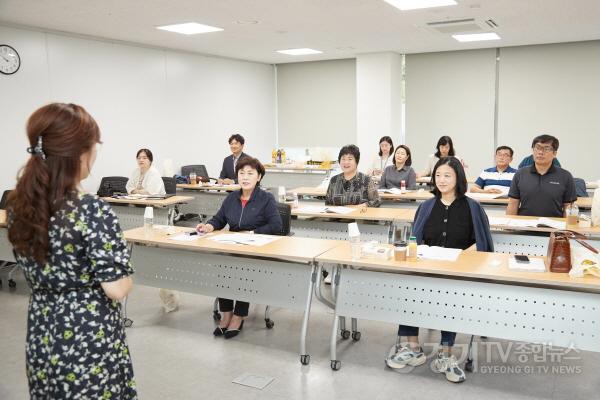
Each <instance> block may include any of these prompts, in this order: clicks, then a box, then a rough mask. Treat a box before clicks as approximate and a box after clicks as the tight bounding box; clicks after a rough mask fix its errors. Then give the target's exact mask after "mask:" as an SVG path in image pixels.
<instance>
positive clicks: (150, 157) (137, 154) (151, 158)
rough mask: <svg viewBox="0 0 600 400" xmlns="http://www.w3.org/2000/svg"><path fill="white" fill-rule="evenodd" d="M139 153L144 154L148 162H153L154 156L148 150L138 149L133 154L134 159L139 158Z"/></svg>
mask: <svg viewBox="0 0 600 400" xmlns="http://www.w3.org/2000/svg"><path fill="white" fill-rule="evenodd" d="M140 153H146V157H148V160H150V163H152V162H154V155H153V154H152V152H151V151H150V149H139V150H138V152H137V153H135V158H138V157H139V156H140Z"/></svg>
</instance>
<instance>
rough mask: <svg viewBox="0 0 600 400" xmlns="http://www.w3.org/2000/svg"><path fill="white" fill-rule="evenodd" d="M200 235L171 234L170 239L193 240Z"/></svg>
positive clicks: (179, 240)
mask: <svg viewBox="0 0 600 400" xmlns="http://www.w3.org/2000/svg"><path fill="white" fill-rule="evenodd" d="M199 237H200V236H198V235H188V234H187V233H180V234H179V235H175V236H170V237H169V240H175V241H178V242H193V241H194V240H196V239H198V238H199Z"/></svg>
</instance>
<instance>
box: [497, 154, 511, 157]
mask: <svg viewBox="0 0 600 400" xmlns="http://www.w3.org/2000/svg"><path fill="white" fill-rule="evenodd" d="M496 157H498V158H510V157H512V156H511V155H510V153H496Z"/></svg>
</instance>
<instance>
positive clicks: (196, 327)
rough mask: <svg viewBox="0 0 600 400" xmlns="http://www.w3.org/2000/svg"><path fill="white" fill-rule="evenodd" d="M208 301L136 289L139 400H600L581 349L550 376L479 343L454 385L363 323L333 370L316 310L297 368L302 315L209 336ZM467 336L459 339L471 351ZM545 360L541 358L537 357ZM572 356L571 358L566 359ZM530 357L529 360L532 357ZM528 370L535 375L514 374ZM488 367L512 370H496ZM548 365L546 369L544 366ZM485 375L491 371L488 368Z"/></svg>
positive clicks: (596, 363) (391, 336) (12, 317)
mask: <svg viewBox="0 0 600 400" xmlns="http://www.w3.org/2000/svg"><path fill="white" fill-rule="evenodd" d="M0 276H1V277H2V278H3V280H4V287H3V288H2V289H0V399H2V400H13V399H19V400H20V399H25V398H27V395H28V392H27V381H26V379H25V373H24V337H25V322H26V313H27V302H28V289H27V286H26V284H25V282H24V280H23V278H22V276H21V275H18V276H17V284H18V287H17V289H16V290H9V289H8V288H7V285H6V280H5V273H0ZM211 309H212V299H210V298H207V297H202V296H195V295H191V294H183V295H182V307H181V309H180V310H179V311H177V312H174V313H170V314H164V313H163V311H162V310H161V307H160V302H159V299H158V294H157V289H153V288H149V287H143V286H138V287H136V288H135V290H134V292H133V294H132V295H131V298H130V300H129V305H128V312H129V315H130V317H131V318H133V319H134V321H135V322H134V325H133V327H132V328H129V329H128V330H127V334H128V340H129V345H130V349H131V354H132V356H133V362H134V370H135V375H136V379H137V382H138V388H139V394H140V398H141V399H215V400H228V399H369V400H383V399H435V400H442V399H457V400H458V399H478V400H480V399H486V400H487V399H502V400H506V399H569V400H575V399H585V400H593V399H599V398H600V379H598V370H599V367H600V354H597V353H589V352H581V353H579V354H575V356H576V357H577V359H575V360H569V361H565V362H563V365H565V366H568V367H571V368H573V369H575V370H579V373H564V372H563V373H553V372H552V368H555V369H556V367H557V366H558V365H559V364H558V363H556V362H551V361H546V362H541V363H540V362H534V361H531V360H530V361H529V362H527V363H521V362H519V359H518V357H519V355H521V357H523V354H519V353H518V350H517V345H518V344H517V343H510V342H504V341H500V342H499V345H500V346H502V348H503V350H504V351H506V349H508V348H509V346H513V348H512V352H510V355H509V360H508V362H506V363H503V362H502V361H501V359H500V358H499V355H498V352H497V351H492V358H491V359H490V360H485V358H486V355H485V353H486V348H495V344H494V345H492V344H489V342H494V340H493V339H488V341H489V342H488V344H480V345H479V346H478V351H479V354H480V358H479V359H480V361H481V363H480V364H479V366H480V371H479V372H475V373H473V374H468V375H467V381H466V382H464V383H462V384H459V385H456V384H451V383H448V382H446V381H445V379H444V377H443V376H442V375H436V374H434V373H433V372H431V370H430V369H429V367H428V366H427V365H424V366H421V367H419V368H417V369H415V370H414V371H412V372H410V373H399V372H395V371H392V370H389V369H387V368H386V367H385V365H384V357H385V355H386V354H387V352H388V350H389V348H390V346H391V345H393V343H394V341H395V331H396V327H395V326H393V325H391V324H384V323H376V322H369V321H360V322H359V328H360V331H361V332H362V339H361V341H360V342H356V343H353V342H352V341H351V340H350V341H341V340H340V344H339V357H340V359H341V360H343V365H342V369H341V370H339V371H337V372H334V371H332V370H331V369H330V367H329V347H328V340H329V329H330V326H331V319H332V314H331V313H330V312H329V311H328V310H327V309H326V308H325V307H323V306H320V305H318V304H315V306H314V308H313V313H312V314H311V321H310V322H311V323H310V331H309V350H310V354H311V357H312V359H311V363H310V365H309V366H302V365H300V363H299V359H298V355H297V348H298V332H299V327H300V321H301V313H299V312H296V311H290V310H283V309H277V310H274V312H273V314H272V317H273V319H274V320H275V327H274V329H273V330H267V329H266V328H265V326H264V322H263V320H262V311H263V307H259V306H253V307H251V309H250V312H251V314H250V317H249V319H248V321H247V322H246V324H245V326H244V331H243V332H242V334H241V335H240V336H238V337H237V338H235V339H233V340H228V341H225V340H224V339H222V338H214V337H213V336H212V334H211V332H212V330H213V321H212V318H211ZM422 340H425V341H428V342H436V341H438V340H439V333H438V332H435V331H428V330H424V331H423V332H422ZM467 341H468V336H466V335H459V336H458V342H459V343H460V344H465V343H466V342H467ZM536 354H538V355H539V354H540V353H536ZM569 355H573V354H569ZM528 357H529V358H532V357H533V355H532V354H529V355H528ZM524 366H528V367H532V368H534V369H535V372H534V373H531V374H523V373H516V372H515V369H516V368H523V367H524ZM490 367H496V368H509V369H511V368H512V371H510V370H509V371H495V373H490V372H489V371H490ZM546 367H547V368H548V371H547V372H545V371H544V368H546ZM483 368H487V369H486V370H485V371H484V370H483ZM244 372H252V373H255V374H259V375H266V376H272V377H274V378H275V380H274V381H273V382H272V383H271V384H270V385H269V386H267V387H266V388H265V389H263V390H257V389H251V388H246V387H243V386H239V385H236V384H233V383H231V381H232V380H233V379H234V378H235V377H237V376H239V375H241V374H242V373H244Z"/></svg>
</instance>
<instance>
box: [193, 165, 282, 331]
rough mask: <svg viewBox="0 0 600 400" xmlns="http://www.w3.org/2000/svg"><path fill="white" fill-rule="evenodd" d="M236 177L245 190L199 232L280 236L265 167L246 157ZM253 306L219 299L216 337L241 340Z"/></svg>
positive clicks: (232, 196)
mask: <svg viewBox="0 0 600 400" xmlns="http://www.w3.org/2000/svg"><path fill="white" fill-rule="evenodd" d="M235 174H236V175H237V179H238V183H239V184H240V186H241V189H240V190H236V191H235V192H231V193H230V194H229V196H227V197H226V198H225V200H224V201H223V204H222V205H221V208H220V209H219V211H218V212H217V214H216V215H215V216H214V217H212V218H211V219H210V220H209V221H208V222H207V223H206V224H199V225H198V226H197V227H196V229H197V230H198V231H199V232H205V233H208V232H212V231H213V230H215V229H217V230H219V229H223V228H224V227H225V225H229V230H230V231H233V232H238V231H246V232H254V233H264V234H271V235H274V234H277V233H279V232H280V231H281V226H282V222H281V217H280V216H279V211H277V203H276V202H275V198H274V197H273V195H272V194H271V193H269V192H266V191H264V190H262V189H261V188H260V180H261V179H262V178H263V176H265V167H263V165H262V164H261V163H260V161H258V160H257V159H256V158H252V157H243V158H241V159H240V160H239V161H238V162H237V164H236V166H235ZM249 305H250V304H249V303H247V302H245V301H236V302H235V307H234V301H233V300H230V299H222V298H219V309H220V310H221V313H222V315H223V316H222V318H221V321H220V322H219V326H218V327H217V328H216V329H215V331H214V332H213V334H214V335H215V336H225V339H231V338H232V337H235V336H237V335H238V333H240V331H241V330H242V327H243V325H244V317H246V316H247V315H248V306H249Z"/></svg>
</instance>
